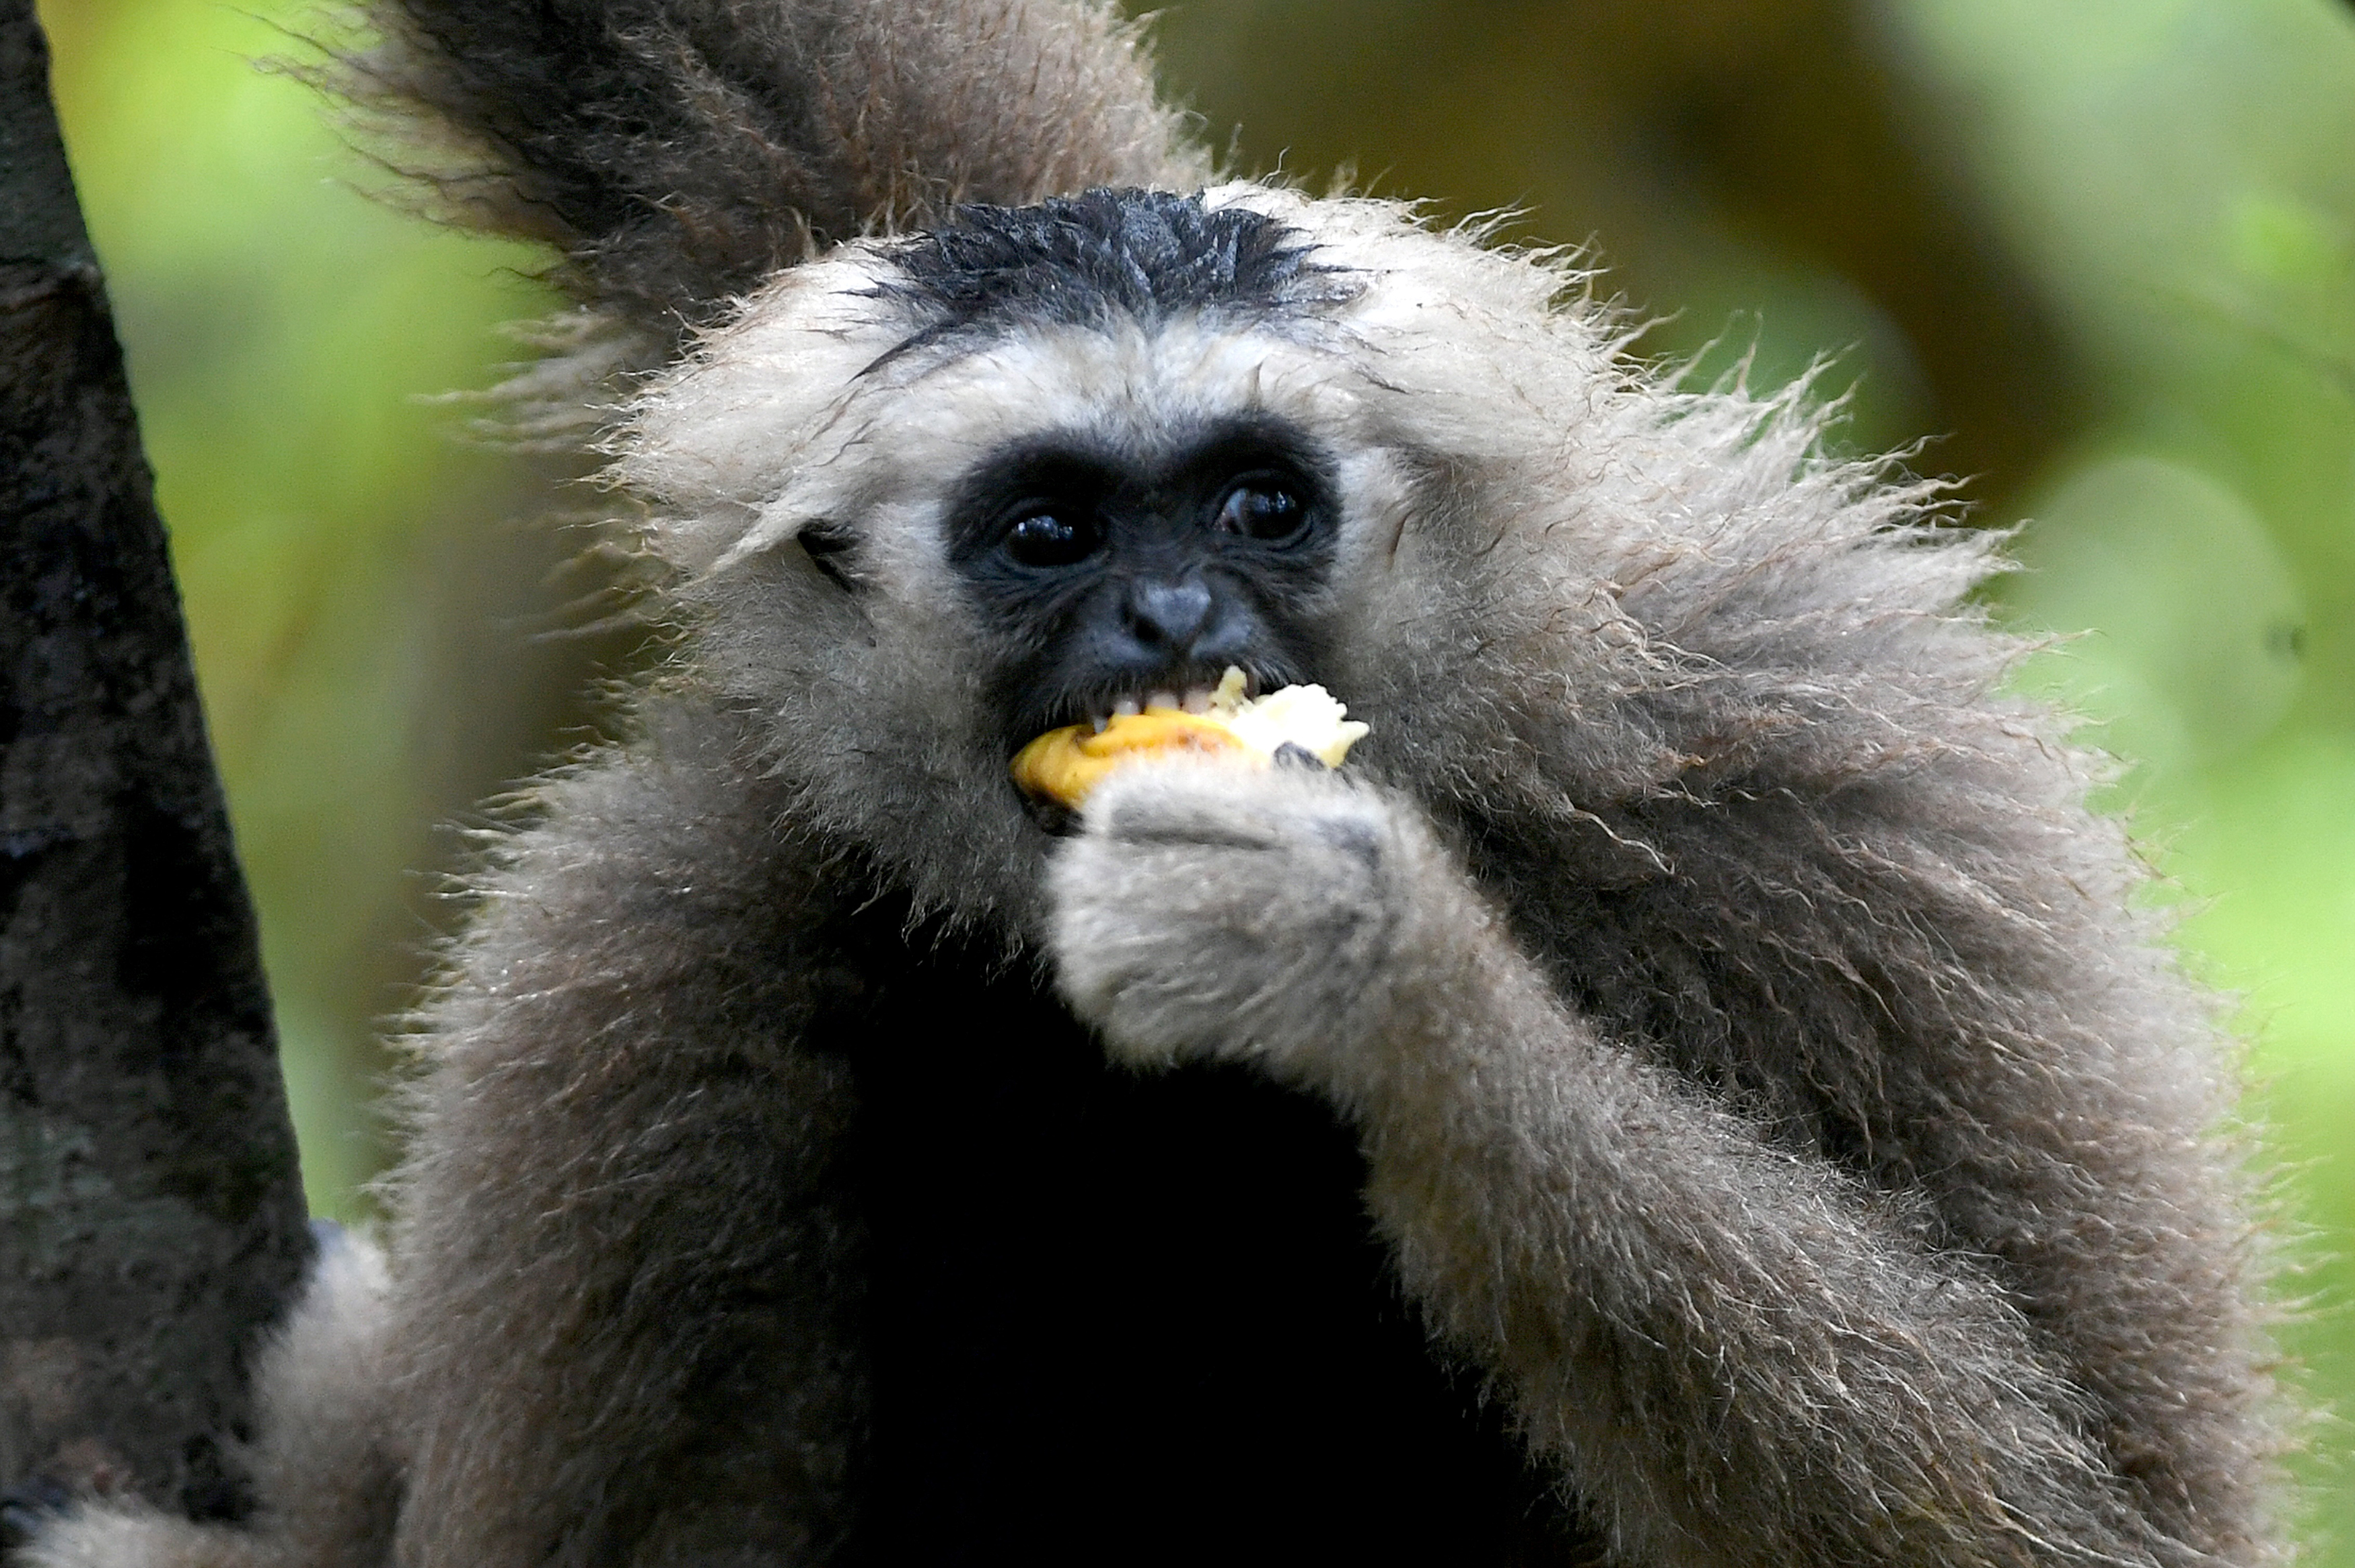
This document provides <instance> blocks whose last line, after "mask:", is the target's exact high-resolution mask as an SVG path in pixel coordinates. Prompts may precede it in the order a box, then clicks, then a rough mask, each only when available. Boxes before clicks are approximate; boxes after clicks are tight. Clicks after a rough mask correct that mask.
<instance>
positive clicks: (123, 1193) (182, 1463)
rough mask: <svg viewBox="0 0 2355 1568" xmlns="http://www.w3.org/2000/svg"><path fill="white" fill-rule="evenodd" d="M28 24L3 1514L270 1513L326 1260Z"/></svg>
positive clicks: (1, 139)
mask: <svg viewBox="0 0 2355 1568" xmlns="http://www.w3.org/2000/svg"><path fill="white" fill-rule="evenodd" d="M309 1250H310V1242H309V1237H308V1234H307V1231H306V1229H305V1227H304V1206H303V1198H302V1191H301V1187H300V1184H299V1181H298V1180H297V1171H296V1165H295V1154H294V1139H293V1128H291V1126H290V1125H289V1123H288V1120H287V1115H286V1104H285V1092H284V1089H283V1087H282V1085H281V1083H280V1080H279V1075H278V1067H277V1053H276V1044H275V1041H274V1039H273V1037H272V1027H271V1019H270V1001H269V995H268V992H267V991H266V990H265V988H264V984H263V980H262V976H261V959H260V954H259V951H258V948H257V944H256V938H255V927H254V919H253V912H252V908H251V906H250V904H249V903H248V901H247V898H246V894H245V888H244V884H243V882H242V880H241V879H240V876H239V874H238V870H237V865H236V862H235V859H234V857H233V854H232V851H231V848H230V843H229V821H228V815H227V812H226V810H225V807H224V804H223V800H222V797H221V791H220V786H219V783H218V779H217V778H216V777H215V775H214V771H213V766H212V756H211V749H210V747H209V745H208V741H207V739H206V736H205V728H204V717H203V715H202V712H201V711H200V709H199V708H198V705H197V689H196V680H195V675H194V673H193V670H192V668H191V665H190V662H189V658H188V651H187V640H186V632H185V630H184V628H183V625H182V622H181V619H180V607H179V598H178V594H177V592H176V589H175V588H174V586H173V581H172V576H171V567H170V564H169V561H168V559H167V557H166V555H165V543H164V530H163V524H162V523H161V522H160V521H159V520H158V518H157V516H156V514H155V502H154V497H153V487H152V482H151V480H150V476H149V474H148V471H147V466H146V461H145V459H144V457H143V456H142V454H141V451H140V446H139V433H138V425H137V420H136V418H135V416H134V415H133V410H132V407H131V398H130V389H129V387H128V385H127V383H126V382H125V380H124V378H123V359H122V353H121V350H120V348H119V347H118V346H117V344H116V342H115V337H114V323H113V319H112V315H111V313H110V312H109V310H108V307H107V303H106V297H105V293H104V290H103V287H102V285H101V279H100V276H99V270H98V265H97V260H96V258H95V257H94V255H93V254H92V252H91V245H90V239H89V237H88V235H87V234H86V233H85V232H84V230H83V228H82V223H81V216H80V209H79V207H78V206H77V204H76V202H75V198H74V190H73V185H72V179H71V176H70V175H69V173H68V170H67V167H66V161H65V153H64V148H63V145H62V143H61V142H60V140H59V132H58V126H57V121H56V117H55V114H54V112H53V111H51V109H50V106H49V98H48V50H47V47H46V45H45V44H44V42H43V40H42V37H41V34H40V29H39V24H38V21H37V17H36V16H35V13H34V9H33V5H32V0H0V1484H10V1483H16V1484H20V1485H21V1484H24V1483H28V1482H30V1483H37V1484H38V1485H40V1486H43V1487H46V1488H47V1489H60V1488H61V1489H97V1490H123V1489H132V1490H136V1491H137V1492H139V1493H141V1494H143V1495H144V1496H146V1497H147V1498H149V1499H152V1500H154V1501H155V1502H157V1503H159V1504H161V1505H163V1506H165V1507H168V1508H177V1509H181V1510H186V1511H187V1512H189V1513H192V1514H195V1515H197V1516H200V1517H205V1516H209V1517H217V1518H218V1517H224V1516H232V1515H234V1514H236V1513H237V1512H238V1511H240V1494H239V1489H238V1488H237V1486H236V1484H235V1481H234V1478H233V1472H232V1470H231V1468H230V1467H229V1466H228V1465H227V1464H226V1463H225V1462H224V1461H225V1458H226V1455H225V1453H224V1450H223V1446H222V1445H223V1439H224V1438H225V1437H227V1436H232V1435H235V1434H238V1433H240V1432H241V1431H242V1429H243V1427H244V1425H245V1424H246V1419H247V1403H246V1392H245V1380H244V1367H243V1363H244V1361H245V1357H246V1353H247V1351H248V1350H249V1349H250V1346H251V1345H252V1343H253V1340H254V1339H255V1336H256V1335H257V1333H258V1332H259V1331H260V1330H261V1329H262V1328H263V1327H264V1326H265V1325H266V1324H267V1323H268V1322H269V1321H270V1320H271V1319H272V1318H274V1317H275V1316H276V1314H277V1312H278V1310H279V1309H280V1308H281V1306H282V1304H283V1302H284V1301H285V1299H286V1298H287V1297H288V1295H289V1294H290V1293H291V1292H292V1290H293V1287H294V1286H295V1284H296V1282H297V1280H298V1279H299V1277H300V1276H301V1273H302V1270H303V1266H304V1262H305V1260H306V1258H307V1257H308V1255H309Z"/></svg>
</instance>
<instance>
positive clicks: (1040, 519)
mask: <svg viewBox="0 0 2355 1568" xmlns="http://www.w3.org/2000/svg"><path fill="white" fill-rule="evenodd" d="M1102 545H1103V529H1102V527H1100V526H1099V525H1098V524H1097V523H1096V520H1095V519H1094V518H1093V517H1091V516H1089V515H1088V514H1086V513H1084V512H1078V511H1065V510H1062V509H1060V508H1057V509H1054V510H1040V511H1037V512H1031V513H1028V514H1024V515H1022V516H1020V517H1018V518H1016V519H1015V521H1014V525H1013V526H1012V527H1010V528H1008V529H1007V531H1006V541H1005V547H1006V553H1007V555H1009V556H1013V557H1014V558H1015V559H1016V560H1018V561H1019V562H1021V563H1022V564H1023V565H1024V566H1026V567H1069V566H1074V565H1076V564H1078V563H1079V562H1081V561H1084V560H1086V559H1087V558H1088V557H1089V556H1092V555H1094V554H1095V553H1096V550H1097V549H1098V548H1099V547H1100V546H1102Z"/></svg>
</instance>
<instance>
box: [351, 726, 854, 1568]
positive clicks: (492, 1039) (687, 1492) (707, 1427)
mask: <svg viewBox="0 0 2355 1568" xmlns="http://www.w3.org/2000/svg"><path fill="white" fill-rule="evenodd" d="M656 727H657V733H656V734H655V735H654V736H652V737H651V738H650V740H649V741H648V742H646V743H645V744H642V745H641V746H639V747H634V748H633V749H632V750H631V751H629V752H626V753H621V754H616V755H613V756H612V757H610V758H607V759H606V760H604V761H602V762H599V763H597V764H595V765H593V766H591V767H588V768H582V769H581V770H578V771H575V772H573V773H571V774H570V775H567V776H561V777H559V778H557V779H552V780H549V781H548V782H546V783H545V784H543V785H541V786H538V787H536V792H538V793H539V794H540V795H541V796H542V797H543V800H542V801H541V802H540V803H541V804H543V805H544V808H545V810H546V817H545V820H544V821H543V822H542V824H541V825H540V826H538V827H536V828H531V829H528V830H527V831H525V832H522V833H520V834H519V835H517V837H516V838H515V839H514V840H513V841H511V842H510V843H509V844H508V846H507V847H506V850H505V851H504V853H502V854H501V856H500V863H499V865H498V866H497V868H496V869H495V870H494V871H493V872H492V873H491V874H488V875H487V876H485V878H484V879H483V885H482V887H481V889H480V893H481V897H482V906H481V908H480V910H479V913H478V915H477V917H476V919H475V920H474V924H473V926H472V927H471V928H470V932H469V935H468V936H467V938H465V940H464V944H463V946H461V947H460V948H458V949H457V951H456V952H455V953H454V954H453V975H452V978H451V980H450V981H449V983H448V985H447V988H446V990H445V991H444V992H443V994H442V996H441V997H440V998H439V999H438V1001H436V1002H435V1004H434V1005H433V1006H432V1009H431V1010H430V1013H429V1017H428V1019H427V1022H428V1023H429V1024H430V1026H431V1028H430V1032H429V1033H428V1036H427V1038H428V1040H429V1042H430V1048H431V1050H432V1052H433V1054H434V1059H433V1061H432V1064H431V1067H430V1072H429V1074H428V1075H427V1076H426V1077H425V1079H424V1080H423V1082H422V1083H421V1086H419V1087H418V1088H417V1089H416V1090H415V1091H414V1105H413V1107H412V1119H413V1127H414V1135H413V1140H412V1144H411V1152H410V1157H409V1159H408V1160H407V1162H406V1164H405V1165H404V1167H403V1168H402V1170H401V1171H400V1175H399V1177H398V1178H397V1184H398V1188H399V1194H398V1208H399V1212H400V1213H401V1214H402V1215H403V1216H404V1218H403V1221H402V1223H401V1226H400V1230H399V1232H398V1234H396V1235H395V1237H394V1245H393V1249H392V1250H393V1255H394V1256H395V1258H396V1259H397V1266H398V1277H397V1287H396V1290H395V1293H394V1298H393V1311H394V1315H395V1320H394V1322H393V1324H392V1327H391V1330H390V1336H389V1338H390V1346H389V1361H390V1365H389V1367H388V1369H387V1375H388V1378H389V1382H390V1383H391V1384H392V1386H393V1387H394V1388H396V1389H397V1390H398V1391H399V1394H400V1398H401V1399H402V1400H403V1401H404V1402H405V1403H404V1405H403V1408H402V1409H401V1410H400V1413H399V1414H398V1417H397V1425H398V1426H399V1428H400V1431H401V1433H402V1436H403V1437H404V1439H405V1440H406V1442H407V1443H408V1445H409V1454H408V1461H409V1474H408V1488H407V1497H408V1502H407V1505H406V1507H405V1508H404V1510H403V1511H402V1516H401V1522H400V1540H399V1543H398V1555H399V1559H400V1561H401V1562H403V1563H433V1564H453V1565H454V1564H462V1563H463V1564H465V1565H466V1568H507V1565H510V1564H512V1565H515V1568H522V1565H523V1564H527V1563H528V1564H543V1563H586V1562H589V1561H591V1558H592V1556H593V1557H594V1560H596V1561H600V1562H605V1561H614V1562H618V1561H623V1560H624V1559H626V1560H627V1561H630V1562H634V1563H686V1562H694V1563H703V1564H713V1565H717V1564H727V1563H745V1564H751V1563H764V1564H766V1563H780V1562H804V1561H817V1560H820V1559H822V1558H823V1557H824V1555H825V1551H826V1547H827V1546H828V1545H829V1544H830V1543H831V1542H832V1541H833V1540H834V1539H835V1537H836V1536H837V1533H838V1531H840V1530H841V1529H842V1528H843V1525H844V1522H845V1512H844V1506H843V1500H842V1487H843V1479H844V1478H843V1473H842V1472H843V1467H844V1463H845V1459H846V1456H845V1453H844V1444H845V1443H846V1442H847V1437H848V1434H849V1433H850V1431H851V1430H853V1428H854V1427H855V1422H854V1421H853V1420H852V1419H851V1418H850V1416H849V1414H847V1412H848V1410H849V1408H850V1406H851V1405H852V1404H854V1403H855V1402H856V1401H857V1400H858V1398H859V1397H861V1395H860V1392H859V1389H858V1378H859V1369H858V1360H857V1354H856V1351H855V1348H854V1347H855V1340H853V1339H852V1337H851V1335H850V1333H849V1330H848V1328H847V1325H846V1324H845V1322H844V1321H842V1317H843V1314H845V1313H847V1312H849V1311H851V1310H854V1309H855V1306H856V1302H857V1292H856V1291H855V1290H848V1289H846V1288H844V1278H845V1266H846V1255H847V1248H848V1246H849V1245H850V1242H849V1239H848V1238H849V1236H850V1234H851V1226H850V1224H848V1222H847V1220H846V1217H845V1215H846V1212H847V1210H846V1206H845V1204H844V1203H843V1202H841V1199H840V1194H839V1192H837V1190H836V1188H835V1187H834V1186H833V1185H832V1183H833V1181H834V1180H835V1172H834V1171H833V1169H832V1166H831V1155H832V1153H833V1151H834V1150H836V1148H837V1145H838V1142H839V1134H840V1133H841V1132H842V1130H843V1128H844V1127H845V1126H846V1125H847V1119H848V1115H849V1110H848V1090H847V1083H846V1081H845V1075H844V1074H843V1072H842V1070H841V1069H840V1068H839V1066H838V1065H833V1064H829V1063H828V1062H826V1060H824V1059H822V1058H821V1057H819V1056H818V1055H817V1054H815V1053H810V1052H805V1051H802V1050H799V1049H796V1042H797V1039H798V1037H799V1035H800V1034H801V1033H802V1032H803V1031H804V1030H805V1029H806V1028H808V1027H809V1026H810V1024H811V1022H813V1021H814V1020H815V1019H818V1018H820V1017H822V1016H824V1015H825V1014H826V1011H827V1010H828V1008H829V1007H830V1006H832V1005H833V1004H834V1002H835V1001H837V1000H839V997H838V995H837V996H830V995H829V994H828V993H829V989H830V988H834V987H836V986H837V982H840V984H841V985H843V986H851V987H855V982H854V981H850V980H848V977H847V975H846V974H845V972H844V971H843V969H841V968H840V966H839V965H836V964H831V963H829V962H828V961H827V959H826V957H825V955H824V953H823V952H822V951H820V950H819V949H818V948H816V946H815V942H816V938H815V935H814V932H815V928H816V927H818V926H819V925H820V924H822V916H819V915H818V913H817V910H818V907H819V899H818V895H817V892H816V881H815V874H814V872H813V870H812V868H811V867H810V865H809V864H808V863H807V862H808V859H809V857H807V856H805V855H803V854H801V853H797V851H796V849H795V846H794V844H793V843H792V842H789V841H787V840H786V838H785V835H784V834H783V832H782V831H781V830H778V829H776V828H775V827H774V826H773V823H774V822H775V821H776V816H775V814H774V808H775V806H776V802H775V801H774V800H770V799H768V798H767V795H766V793H765V792H764V790H763V789H762V785H761V781H760V780H758V779H747V778H746V777H744V776H743V772H742V769H741V768H735V767H732V766H731V765H730V756H731V752H730V745H731V742H732V740H733V738H734V737H733V736H732V735H730V734H726V733H719V732H720V731H721V730H722V729H723V728H724V726H723V725H722V724H721V723H720V722H719V721H718V720H716V719H700V720H696V721H688V720H685V719H681V718H677V717H676V716H672V717H670V718H668V719H666V720H664V721H663V724H662V725H659V726H656ZM701 727H708V728H709V730H711V731H712V732H714V733H709V734H699V733H695V730H696V729H697V728H701ZM665 729H666V730H667V733H664V732H663V731H664V730H665Z"/></svg>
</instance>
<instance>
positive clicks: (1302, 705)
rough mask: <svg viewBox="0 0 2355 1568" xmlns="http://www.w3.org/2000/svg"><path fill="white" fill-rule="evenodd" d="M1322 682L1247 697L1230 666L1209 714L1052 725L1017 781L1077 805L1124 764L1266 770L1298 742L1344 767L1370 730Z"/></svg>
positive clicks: (1025, 755)
mask: <svg viewBox="0 0 2355 1568" xmlns="http://www.w3.org/2000/svg"><path fill="white" fill-rule="evenodd" d="M1347 713H1348V709H1347V708H1345V707H1343V706H1342V705H1340V704H1339V703H1337V702H1336V701H1334V700H1333V697H1332V694H1330V693H1328V692H1327V691H1326V690H1325V688H1324V687H1322V686H1286V687H1284V689H1283V690H1282V691H1280V692H1270V693H1269V694H1267V695H1266V696H1263V697H1259V698H1256V699H1253V700H1251V701H1246V700H1245V699H1244V697H1243V673H1242V672H1241V670H1238V669H1235V668H1233V667H1232V666H1229V667H1228V670H1227V673H1226V674H1225V675H1224V677H1222V678H1221V679H1220V682H1219V689H1218V690H1217V691H1216V692H1214V693H1212V694H1211V696H1210V710H1209V712H1208V713H1202V714H1189V713H1186V712H1184V711H1182V710H1181V709H1177V708H1164V707H1155V708H1147V709H1146V710H1145V711H1144V712H1143V713H1140V714H1123V715H1117V716H1115V717H1114V718H1113V719H1112V720H1111V721H1110V722H1109V723H1107V724H1106V725H1105V726H1104V727H1103V729H1101V730H1098V729H1096V728H1094V727H1093V726H1090V725H1084V724H1075V725H1068V726H1064V727H1063V728H1061V729H1050V730H1049V731H1048V732H1047V733H1046V734H1044V735H1042V736H1039V738H1038V739H1036V740H1034V741H1032V742H1031V743H1030V744H1029V745H1028V746H1026V747H1023V748H1022V749H1021V750H1020V751H1018V752H1017V753H1015V756H1014V764H1013V769H1014V781H1015V783H1017V784H1018V785H1019V786H1021V788H1022V789H1024V790H1025V791H1026V792H1028V793H1029V794H1031V795H1035V796H1038V797H1039V798H1041V799H1043V800H1053V801H1056V802H1058V803H1059V804H1060V805H1064V806H1068V807H1071V809H1072V810H1078V809H1079V805H1080V802H1082V800H1086V799H1087V797H1088V792H1089V791H1090V790H1092V789H1094V788H1095V787H1096V785H1097V784H1099V783H1101V782H1102V781H1103V778H1104V776H1105V775H1107V774H1109V773H1110V772H1111V771H1112V770H1113V769H1114V768H1118V767H1119V766H1120V765H1121V764H1122V763H1124V762H1127V761H1130V760H1132V759H1134V758H1139V757H1152V756H1167V755H1169V754H1172V753H1177V752H1196V753H1200V754H1204V755H1226V756H1231V757H1233V758H1236V759H1237V760H1238V761H1242V762H1249V763H1253V764H1256V765H1259V766H1262V767H1264V766H1266V765H1267V764H1268V763H1269V762H1271V761H1273V759H1274V758H1275V754H1276V752H1277V751H1278V750H1280V749H1281V748H1282V747H1286V746H1296V747H1300V748H1301V749H1302V750H1303V751H1305V752H1307V753H1308V754H1309V755H1310V756H1311V757H1314V758H1316V760H1318V761H1319V762H1322V763H1323V764H1325V766H1326V767H1327V768H1338V767H1339V766H1340V765H1341V759H1342V758H1345V757H1347V756H1348V754H1349V747H1352V746H1354V745H1356V744H1357V742H1358V739H1359V736H1363V735H1364V734H1365V733H1366V726H1364V725H1362V724H1359V723H1356V722H1355V721H1353V720H1350V719H1347V718H1345V717H1344V716H1343V715H1345V714H1347Z"/></svg>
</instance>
